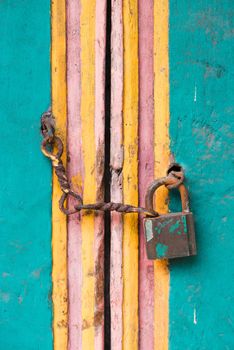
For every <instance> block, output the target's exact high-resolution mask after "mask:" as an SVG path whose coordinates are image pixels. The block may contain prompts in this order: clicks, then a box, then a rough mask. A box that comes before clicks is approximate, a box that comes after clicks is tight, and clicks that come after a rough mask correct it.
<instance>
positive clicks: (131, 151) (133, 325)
mask: <svg viewBox="0 0 234 350" xmlns="http://www.w3.org/2000/svg"><path fill="white" fill-rule="evenodd" d="M123 47H124V54H123V58H124V59H123V71H124V76H123V149H124V163H123V201H124V203H130V204H133V205H138V4H137V2H136V1H134V0H128V1H127V0H124V1H123ZM137 348H138V215H137V214H130V215H125V216H124V217H123V349H131V350H136V349H137Z"/></svg>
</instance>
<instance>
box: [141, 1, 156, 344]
mask: <svg viewBox="0 0 234 350" xmlns="http://www.w3.org/2000/svg"><path fill="white" fill-rule="evenodd" d="M153 9H154V1H153V0H147V1H145V0H140V1H139V200H140V205H141V206H144V205H145V198H144V197H145V193H146V189H147V186H148V185H149V183H150V182H151V181H152V180H153V179H154V13H153ZM153 348H154V264H153V261H152V260H148V259H147V256H146V248H145V237H144V230H143V222H142V220H140V254H139V349H141V350H145V349H149V350H150V349H153Z"/></svg>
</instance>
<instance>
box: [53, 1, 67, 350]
mask: <svg viewBox="0 0 234 350" xmlns="http://www.w3.org/2000/svg"><path fill="white" fill-rule="evenodd" d="M51 11H52V48H51V49H52V50H51V65H52V67H51V69H52V74H51V75H52V110H53V114H54V115H55V117H56V129H57V132H58V135H59V136H60V137H61V139H62V140H63V142H64V145H66V26H65V23H66V9H65V0H54V1H52V5H51ZM64 151H65V152H66V149H65V150H64ZM65 152H64V156H63V161H64V162H65ZM60 196H61V190H60V187H59V184H58V180H57V178H56V176H53V206H52V257H53V269H52V281H53V307H54V308H53V311H54V315H53V333H54V349H55V350H61V349H67V224H66V217H65V215H64V214H62V213H61V212H60V210H59V207H58V201H59V198H60Z"/></svg>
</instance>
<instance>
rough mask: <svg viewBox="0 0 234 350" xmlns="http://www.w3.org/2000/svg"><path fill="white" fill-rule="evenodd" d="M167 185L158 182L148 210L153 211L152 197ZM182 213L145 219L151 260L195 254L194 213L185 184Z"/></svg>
mask: <svg viewBox="0 0 234 350" xmlns="http://www.w3.org/2000/svg"><path fill="white" fill-rule="evenodd" d="M162 185H165V178H162V179H158V180H155V181H154V182H153V183H152V184H151V185H150V186H149V188H148V190H147V193H146V197H145V206H146V208H147V209H150V210H152V209H153V196H154V192H155V191H156V190H157V188H158V187H160V186H162ZM178 189H179V191H180V196H181V202H182V212H178V213H168V214H164V215H160V214H159V215H158V216H157V217H146V218H145V219H144V231H145V239H146V251H147V257H148V259H173V258H181V257H187V256H191V255H196V253H197V251H196V241H195V231H194V220H193V214H192V213H191V212H190V211H189V199H188V191H187V189H186V187H185V186H184V184H180V186H179V187H178Z"/></svg>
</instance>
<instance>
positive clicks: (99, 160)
mask: <svg viewBox="0 0 234 350" xmlns="http://www.w3.org/2000/svg"><path fill="white" fill-rule="evenodd" d="M105 52H106V1H103V0H96V36H95V144H96V184H97V192H96V200H97V201H104V187H103V176H104V159H105V155H104V151H105V146H104V143H105ZM94 261H95V315H94V322H95V338H94V342H95V349H96V350H101V349H103V348H104V216H103V214H102V213H98V214H97V215H96V216H95V241H94Z"/></svg>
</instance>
